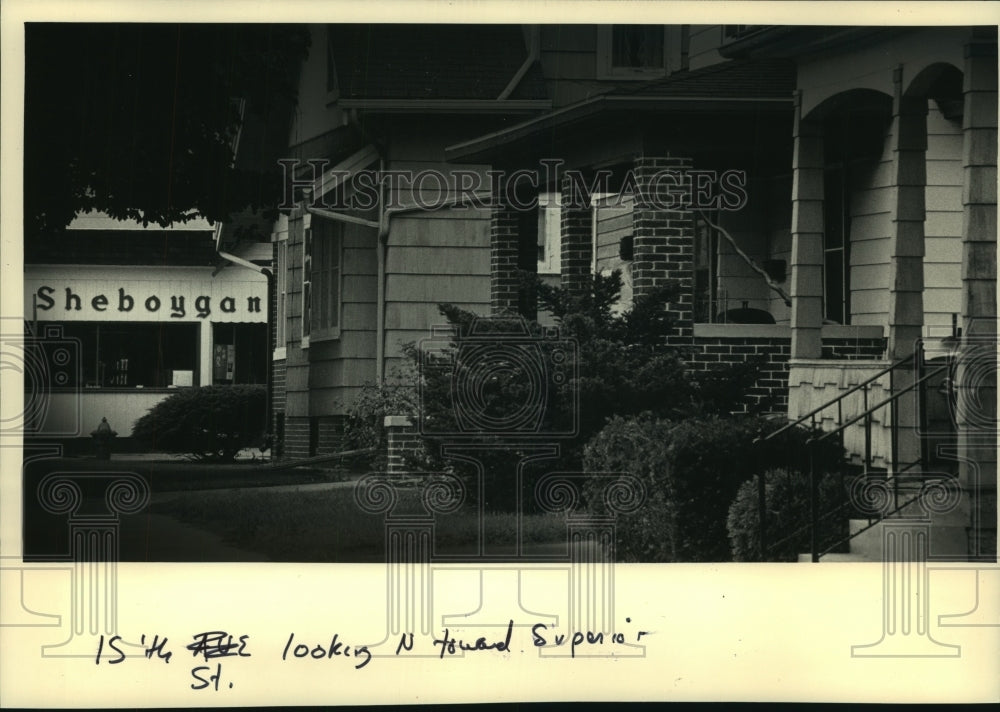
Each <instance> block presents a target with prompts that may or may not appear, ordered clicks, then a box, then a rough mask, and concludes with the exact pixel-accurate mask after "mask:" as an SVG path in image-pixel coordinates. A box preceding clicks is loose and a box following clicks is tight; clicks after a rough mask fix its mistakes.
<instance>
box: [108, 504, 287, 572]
mask: <svg viewBox="0 0 1000 712" xmlns="http://www.w3.org/2000/svg"><path fill="white" fill-rule="evenodd" d="M120 521H121V528H120V529H119V558H120V560H121V561H129V562H146V561H148V562H164V561H180V562H234V563H238V562H251V561H268V558H267V557H266V556H264V555H263V554H260V553H257V552H254V551H244V550H243V549H238V548H236V547H234V546H230V545H228V544H226V543H225V542H224V541H223V540H222V537H220V536H218V535H217V534H213V533H212V532H209V531H205V530H204V529H199V528H197V527H193V526H191V525H189V524H184V523H182V522H179V521H177V520H176V519H174V518H173V517H168V516H165V515H162V514H150V513H148V512H144V513H142V514H137V515H134V516H125V517H122V518H121V520H120Z"/></svg>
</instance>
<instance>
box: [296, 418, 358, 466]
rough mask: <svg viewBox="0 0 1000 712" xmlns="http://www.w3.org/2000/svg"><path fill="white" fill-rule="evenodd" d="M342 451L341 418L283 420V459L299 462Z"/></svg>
mask: <svg viewBox="0 0 1000 712" xmlns="http://www.w3.org/2000/svg"><path fill="white" fill-rule="evenodd" d="M344 449H345V447H344V417H343V416H340V415H329V416H313V417H310V418H295V417H292V418H288V417H286V418H285V443H284V457H287V458H290V459H293V460H301V459H305V458H307V457H315V456H317V455H332V454H334V453H337V452H342V451H343V450H344Z"/></svg>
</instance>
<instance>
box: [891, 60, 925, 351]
mask: <svg viewBox="0 0 1000 712" xmlns="http://www.w3.org/2000/svg"><path fill="white" fill-rule="evenodd" d="M902 79H903V77H902V70H901V69H896V70H895V72H894V74H893V83H894V85H895V98H894V101H893V117H892V139H891V140H892V159H893V184H894V185H895V186H896V197H895V201H894V202H893V205H892V223H893V232H892V237H891V241H890V247H889V250H890V256H889V358H890V359H891V360H896V359H901V358H905V357H907V356H910V355H912V354H913V348H914V344H915V343H916V342H917V339H919V338H920V336H921V333H922V330H923V325H924V295H923V292H924V217H925V205H924V187H925V185H926V183H927V163H926V159H925V153H926V151H927V99H926V97H906V96H903V88H902Z"/></svg>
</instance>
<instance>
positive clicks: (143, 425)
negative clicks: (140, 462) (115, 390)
mask: <svg viewBox="0 0 1000 712" xmlns="http://www.w3.org/2000/svg"><path fill="white" fill-rule="evenodd" d="M266 413H267V391H266V389H265V387H264V386H242V385H240V386H203V387H201V388H185V389H182V390H179V391H177V392H176V393H174V394H173V395H171V396H170V397H168V398H167V399H165V400H163V401H160V402H159V403H157V404H156V405H155V406H153V407H152V408H150V410H149V412H148V413H146V414H145V415H144V416H142V417H141V418H139V420H137V421H136V423H135V425H134V426H133V428H132V437H134V438H135V439H136V440H137V441H138V442H139V443H141V444H142V445H144V446H145V447H148V448H150V449H151V450H154V451H158V452H173V453H184V454H188V455H190V456H192V457H194V458H197V459H204V460H218V461H230V460H232V459H233V458H235V457H236V454H237V453H238V452H239V451H240V450H242V449H243V448H245V447H250V446H259V445H261V444H262V443H263V440H264V432H265V431H266V429H267V425H266V422H265V421H266V419H267V415H266Z"/></svg>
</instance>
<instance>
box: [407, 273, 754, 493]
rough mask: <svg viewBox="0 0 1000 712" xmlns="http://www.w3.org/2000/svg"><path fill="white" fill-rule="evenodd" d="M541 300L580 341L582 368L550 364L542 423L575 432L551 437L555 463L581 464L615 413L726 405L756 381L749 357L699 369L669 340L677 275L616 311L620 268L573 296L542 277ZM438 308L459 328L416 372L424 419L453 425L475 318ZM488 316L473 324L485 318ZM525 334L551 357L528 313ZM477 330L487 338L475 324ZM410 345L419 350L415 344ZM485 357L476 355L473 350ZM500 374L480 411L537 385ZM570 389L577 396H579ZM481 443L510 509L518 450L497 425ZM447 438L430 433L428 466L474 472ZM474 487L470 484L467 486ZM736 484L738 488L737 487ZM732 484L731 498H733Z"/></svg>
mask: <svg viewBox="0 0 1000 712" xmlns="http://www.w3.org/2000/svg"><path fill="white" fill-rule="evenodd" d="M534 290H535V293H536V294H537V297H538V304H539V307H540V308H542V309H544V310H546V311H548V312H549V313H550V314H552V315H553V316H554V318H555V319H556V321H557V323H558V326H559V341H561V342H565V341H571V342H572V343H574V344H575V353H576V357H577V362H576V364H575V366H576V377H575V378H568V379H565V380H564V381H558V380H556V379H554V378H553V374H552V373H551V372H550V371H548V370H547V369H546V370H544V373H545V374H546V375H548V376H549V378H550V380H549V381H548V382H546V383H545V384H544V386H543V387H544V389H545V400H546V408H545V411H544V413H543V416H542V420H541V421H540V422H539V423H538V427H537V430H536V432H537V433H538V434H544V433H546V432H565V430H566V428H565V426H566V424H567V423H569V422H574V418H575V425H576V427H577V431H576V433H575V435H573V436H572V437H562V436H560V437H558V438H556V437H553V441H554V442H555V441H557V442H559V443H560V455H559V458H558V461H552V460H550V461H548V462H547V463H546V465H547V469H549V470H557V469H558V470H562V471H579V470H580V469H581V467H582V465H583V446H584V444H585V443H586V442H587V441H588V440H589V439H590V438H591V437H593V436H594V435H595V434H596V433H597V432H598V431H600V430H601V428H603V427H604V425H605V423H606V422H607V420H608V418H609V417H611V416H614V415H620V416H635V415H638V414H640V413H643V412H650V413H653V414H654V415H655V416H656V417H659V418H668V419H672V420H679V419H681V418H685V417H690V416H692V415H697V414H701V415H708V414H725V415H728V414H729V413H730V412H731V411H733V410H739V409H740V408H741V405H740V401H741V399H742V398H743V396H744V395H745V392H746V387H747V386H748V385H750V384H752V382H753V376H754V375H755V369H754V367H753V366H752V365H751V366H743V365H741V366H740V367H736V368H729V369H727V368H720V369H719V370H718V371H716V372H713V373H711V374H707V375H699V376H693V375H692V374H691V373H690V372H689V371H688V370H687V367H686V365H685V363H684V360H683V358H682V354H681V352H680V351H679V350H678V349H677V348H674V347H671V346H669V345H668V344H667V342H666V338H667V335H668V334H669V333H670V331H671V328H672V324H671V321H670V317H669V313H668V312H667V311H666V310H665V309H664V305H665V304H666V303H667V302H668V301H670V300H671V299H673V298H674V297H675V296H676V294H677V286H676V285H675V284H668V285H665V286H663V287H661V288H659V289H658V290H656V291H655V292H654V293H651V294H647V295H643V296H641V297H637V298H636V299H635V301H634V302H633V304H632V305H631V306H630V307H629V308H628V309H626V310H624V311H622V312H620V313H615V312H614V311H613V309H612V306H613V305H614V304H615V302H617V300H618V298H619V294H620V290H621V275H620V274H619V273H618V272H614V273H612V274H611V275H608V276H603V275H594V277H593V280H592V282H591V285H590V289H589V290H588V291H587V292H585V293H583V294H580V295H575V294H572V293H570V292H568V291H567V290H563V289H561V288H558V287H551V286H548V285H546V284H544V283H542V282H537V283H536V284H535V285H534ZM440 311H441V313H442V315H443V316H444V317H445V318H446V319H447V320H448V322H449V323H450V324H451V325H452V326H453V327H454V331H455V337H454V338H453V340H452V342H451V344H450V348H449V349H446V350H442V351H440V352H439V354H438V355H437V356H435V357H430V356H427V355H426V353H425V356H424V358H423V361H422V366H423V368H422V371H421V373H420V378H421V388H422V399H421V403H420V407H421V409H422V417H423V418H424V419H425V423H428V422H429V423H437V424H438V425H440V426H442V431H448V432H454V431H455V429H456V425H455V413H454V404H453V398H454V394H453V393H452V388H453V384H454V383H455V380H453V378H452V374H454V373H462V371H463V370H465V371H467V372H468V371H475V367H476V365H477V364H476V363H475V362H472V363H467V362H465V361H463V356H462V354H463V348H462V347H463V343H468V341H467V340H468V338H469V336H470V330H471V328H472V324H473V323H474V322H475V321H476V319H477V317H476V315H475V314H472V313H470V312H467V311H463V310H462V309H459V308H458V307H455V306H451V305H441V306H440ZM507 324H508V326H507V327H505V326H504V322H503V320H490V322H489V323H488V324H486V325H485V326H486V327H487V328H491V329H497V330H499V329H503V328H509V321H508V322H507ZM483 326H484V324H483V320H481V319H480V320H479V321H478V323H476V328H477V329H479V328H481V327H483ZM524 329H525V330H526V332H527V334H529V335H531V336H532V337H536V338H539V339H540V342H539V348H540V349H541V352H542V354H543V358H542V360H543V362H545V363H548V362H549V356H548V352H547V351H546V349H550V348H551V345H550V344H549V343H548V342H547V341H546V340H545V339H544V338H541V337H540V336H539V335H540V334H542V328H541V327H540V326H539V324H538V323H537V322H533V321H526V322H524ZM477 338H478V339H480V340H481V339H482V332H479V334H478V336H477ZM411 354H412V355H413V356H414V358H416V357H417V353H416V350H415V349H413V350H412V351H411ZM478 357H479V356H478V355H477V358H478ZM491 375H493V376H494V377H493V378H492V380H490V381H489V382H488V383H486V384H485V385H484V387H483V392H482V393H481V394H478V395H481V397H482V403H484V404H485V407H484V410H488V412H489V414H490V415H495V416H498V417H499V416H502V415H503V414H506V413H516V412H518V409H519V408H521V407H522V406H523V405H524V404H525V402H527V401H529V400H530V399H531V398H532V393H531V392H530V388H531V386H532V384H531V383H530V382H529V380H528V379H527V378H526V377H525V374H524V373H523V372H520V371H519V370H518V369H516V368H511V369H509V370H504V369H495V370H494V371H493V372H492V373H491ZM574 396H576V397H578V400H577V398H575V397H574ZM477 440H478V442H479V444H481V445H494V446H496V447H493V448H490V449H489V450H480V451H479V454H478V455H477V457H478V458H479V460H480V462H481V463H482V465H483V472H482V476H483V478H484V480H483V481H484V483H485V492H486V493H487V494H486V496H487V497H488V498H491V500H492V501H487V502H486V505H487V508H488V509H492V510H494V511H496V510H502V509H505V510H510V509H511V508H512V507H514V506H515V504H516V500H517V498H516V493H515V492H514V491H513V488H512V487H511V483H512V482H514V480H515V478H514V472H515V469H514V468H515V467H516V466H517V463H518V459H519V456H520V455H519V453H517V452H512V451H509V450H506V451H505V450H503V449H501V447H500V446H501V444H502V442H503V441H502V440H501V439H500V438H498V437H497V434H496V433H491V432H488V431H484V432H482V433H481V434H480V435H479V437H478V438H477ZM448 442H449V438H447V437H433V436H430V437H425V439H424V443H425V445H426V454H427V459H426V461H425V466H426V467H428V468H432V469H439V468H443V467H451V468H454V470H455V471H456V472H461V473H463V474H466V475H468V476H469V477H472V476H473V469H472V467H470V466H468V465H467V464H463V463H460V462H457V461H455V460H454V459H452V460H450V461H448V462H443V461H442V460H441V458H440V457H439V456H438V453H439V452H440V446H441V445H442V444H447V443H448ZM530 476H531V475H530V474H529V473H525V480H524V484H525V492H526V493H527V492H529V491H530V487H531V484H532V483H531V481H530ZM476 489H477V488H471V487H470V492H472V491H476ZM734 491H735V489H734ZM731 496H732V493H729V494H728V495H727V498H726V500H725V501H726V504H727V505H728V502H729V500H730V499H731ZM523 501H524V502H525V507H526V508H527V509H528V510H529V511H530V510H531V507H532V506H533V504H534V502H533V499H532V498H531V497H530V496H526V497H525V498H524V499H523Z"/></svg>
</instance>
